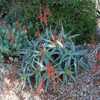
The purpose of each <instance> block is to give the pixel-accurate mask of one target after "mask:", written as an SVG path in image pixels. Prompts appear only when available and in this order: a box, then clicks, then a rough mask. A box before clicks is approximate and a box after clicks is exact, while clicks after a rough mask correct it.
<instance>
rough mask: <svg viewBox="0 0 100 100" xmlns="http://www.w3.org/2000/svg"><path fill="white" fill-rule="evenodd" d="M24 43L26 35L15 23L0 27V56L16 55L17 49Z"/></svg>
mask: <svg viewBox="0 0 100 100" xmlns="http://www.w3.org/2000/svg"><path fill="white" fill-rule="evenodd" d="M26 44H27V35H26V33H25V32H24V31H23V30H21V29H17V28H16V26H15V25H14V26H13V27H11V26H9V27H0V54H1V56H0V57H2V58H3V57H4V56H5V55H6V56H17V51H19V50H20V49H21V48H23V47H24V46H25V45H26ZM0 61H1V60H0Z"/></svg>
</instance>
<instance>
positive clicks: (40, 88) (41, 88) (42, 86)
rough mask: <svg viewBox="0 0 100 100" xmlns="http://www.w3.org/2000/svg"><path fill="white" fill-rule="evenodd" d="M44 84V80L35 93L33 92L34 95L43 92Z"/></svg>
mask: <svg viewBox="0 0 100 100" xmlns="http://www.w3.org/2000/svg"><path fill="white" fill-rule="evenodd" d="M44 83H45V82H44V80H41V81H40V83H39V85H38V87H37V89H36V92H35V94H36V95H40V94H41V93H42V92H44Z"/></svg>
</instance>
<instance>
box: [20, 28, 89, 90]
mask: <svg viewBox="0 0 100 100" xmlns="http://www.w3.org/2000/svg"><path fill="white" fill-rule="evenodd" d="M76 36H78V34H77V35H73V36H72V35H70V33H66V34H65V32H64V29H63V27H62V28H61V31H60V32H59V33H56V32H55V31H53V30H52V29H48V28H47V29H46V31H45V33H44V34H43V35H41V36H39V37H38V38H36V39H33V40H31V41H29V42H28V43H29V44H28V46H27V47H26V48H23V49H22V50H21V51H20V54H21V55H22V61H21V69H20V76H21V78H22V79H24V80H25V81H26V84H29V86H30V87H31V88H34V89H36V88H37V87H38V85H39V83H40V82H41V80H44V81H45V82H44V84H45V89H46V90H47V89H48V85H49V82H50V78H49V76H50V74H52V75H55V74H53V73H56V74H57V77H58V78H60V76H62V77H63V78H62V79H61V81H60V82H61V83H62V84H67V83H68V82H72V81H75V79H76V78H77V76H78V71H79V69H83V68H84V69H88V68H89V65H88V63H87V62H86V58H85V53H86V52H87V51H86V50H84V49H82V50H80V49H77V48H76V45H75V44H74V42H73V41H72V38H75V37H76ZM48 66H49V67H48ZM48 69H49V70H48ZM48 71H49V72H48ZM54 77H55V76H54Z"/></svg>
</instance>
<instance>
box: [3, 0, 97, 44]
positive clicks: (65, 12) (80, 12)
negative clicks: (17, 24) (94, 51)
mask: <svg viewBox="0 0 100 100" xmlns="http://www.w3.org/2000/svg"><path fill="white" fill-rule="evenodd" d="M6 2H7V3H6V4H5V5H7V4H9V5H10V6H9V5H7V6H9V7H6V8H7V14H6V16H5V17H4V18H5V19H6V20H7V21H8V22H9V23H12V22H13V21H15V20H16V19H19V20H20V21H21V22H23V23H24V24H27V25H28V26H29V25H30V22H31V23H32V25H31V26H32V27H31V28H29V31H30V33H31V34H34V32H35V31H37V29H41V27H42V28H43V23H40V21H39V20H38V19H37V16H39V15H40V12H41V11H40V8H42V9H45V7H46V6H47V7H48V8H49V9H50V11H51V16H48V25H51V24H52V25H54V26H56V25H58V26H59V21H61V22H62V23H63V25H64V29H65V31H66V32H68V31H70V30H72V31H73V33H74V34H77V33H80V34H81V35H80V37H79V38H77V39H76V41H77V43H78V42H79V43H83V42H86V41H90V40H91V36H94V37H95V35H94V34H95V30H96V9H95V1H93V0H70V1H69V0H59V1H57V0H29V1H28V2H27V1H26V0H15V1H6ZM1 4H4V2H3V0H1ZM12 8H13V9H12ZM33 27H34V30H32V28H33ZM44 27H45V25H44ZM84 34H85V35H84ZM91 34H92V35H91ZM32 36H33V35H32Z"/></svg>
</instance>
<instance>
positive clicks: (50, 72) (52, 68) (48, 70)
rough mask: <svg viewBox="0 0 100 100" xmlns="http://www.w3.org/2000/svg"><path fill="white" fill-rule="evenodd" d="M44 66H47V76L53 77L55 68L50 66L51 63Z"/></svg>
mask: <svg viewBox="0 0 100 100" xmlns="http://www.w3.org/2000/svg"><path fill="white" fill-rule="evenodd" d="M46 67H47V73H48V76H49V78H52V77H54V76H55V69H54V67H53V66H52V64H51V63H48V64H47V66H46Z"/></svg>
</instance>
